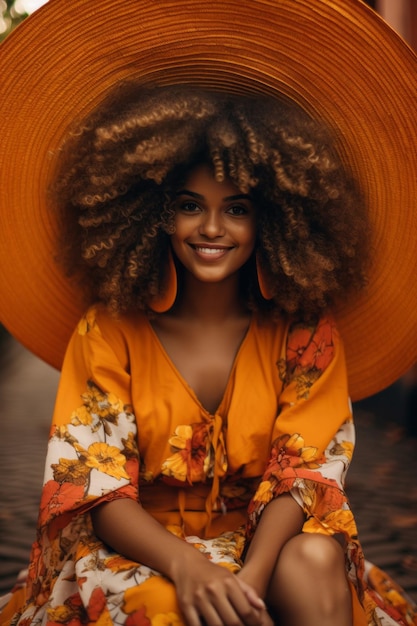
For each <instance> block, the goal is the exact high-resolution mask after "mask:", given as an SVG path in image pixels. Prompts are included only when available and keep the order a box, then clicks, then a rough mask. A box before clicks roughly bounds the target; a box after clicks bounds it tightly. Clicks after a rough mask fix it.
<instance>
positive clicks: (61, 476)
mask: <svg viewBox="0 0 417 626" xmlns="http://www.w3.org/2000/svg"><path fill="white" fill-rule="evenodd" d="M51 467H52V469H53V472H54V480H56V481H57V482H58V483H64V482H68V483H73V484H74V485H85V483H86V481H87V478H88V476H89V474H90V471H91V470H90V468H89V467H86V466H85V465H84V463H81V461H78V460H74V459H59V463H53V464H52V465H51Z"/></svg>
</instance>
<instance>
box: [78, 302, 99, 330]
mask: <svg viewBox="0 0 417 626" xmlns="http://www.w3.org/2000/svg"><path fill="white" fill-rule="evenodd" d="M95 325H96V309H95V307H92V308H91V309H90V310H89V311H87V313H86V315H84V317H83V318H82V319H81V320H80V322H79V324H78V328H77V330H78V334H79V335H86V334H87V333H88V332H89V331H90V330H91V329H93V328H94V327H95Z"/></svg>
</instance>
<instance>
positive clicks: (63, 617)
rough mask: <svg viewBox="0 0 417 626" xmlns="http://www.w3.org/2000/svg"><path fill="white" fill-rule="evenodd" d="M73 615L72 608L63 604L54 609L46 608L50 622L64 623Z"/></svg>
mask: <svg viewBox="0 0 417 626" xmlns="http://www.w3.org/2000/svg"><path fill="white" fill-rule="evenodd" d="M73 617H74V610H73V609H72V608H71V607H69V606H65V605H61V606H57V607H55V608H54V609H48V618H49V621H51V622H58V624H66V623H68V621H69V620H70V619H71V618H73Z"/></svg>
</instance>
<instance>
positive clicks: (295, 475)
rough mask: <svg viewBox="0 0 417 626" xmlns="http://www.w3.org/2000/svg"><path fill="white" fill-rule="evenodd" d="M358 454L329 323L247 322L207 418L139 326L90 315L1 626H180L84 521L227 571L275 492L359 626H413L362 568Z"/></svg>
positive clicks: (152, 580)
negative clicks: (321, 551) (150, 520)
mask: <svg viewBox="0 0 417 626" xmlns="http://www.w3.org/2000/svg"><path fill="white" fill-rule="evenodd" d="M353 448H354V427H353V422H352V415H351V408H350V404H349V399H348V390H347V379H346V370H345V360H344V353H343V345H342V343H341V341H340V338H339V335H338V332H337V329H336V327H335V324H334V321H333V320H332V319H331V318H330V317H324V318H322V319H321V320H319V321H318V322H317V323H316V324H311V325H306V324H300V323H292V324H290V323H281V324H275V323H272V322H269V321H261V320H260V319H258V318H257V317H253V319H252V321H251V323H250V326H249V329H248V331H247V334H246V336H245V338H244V340H243V342H242V344H241V346H240V349H239V351H238V354H237V355H236V358H235V362H234V365H233V369H232V371H231V373H230V377H229V380H228V383H227V387H226V390H225V393H224V396H223V399H222V401H221V403H220V405H219V407H218V409H217V411H216V412H215V414H210V413H209V412H208V411H207V410H206V409H205V408H204V407H203V406H202V404H201V403H200V402H199V400H198V398H197V397H196V395H195V393H194V391H193V390H192V389H191V388H190V387H189V385H187V383H186V381H185V380H184V379H183V378H182V376H181V374H180V373H179V372H178V370H177V369H176V368H175V366H174V364H173V363H172V361H171V359H170V358H169V356H168V355H167V353H166V352H165V350H164V348H163V346H162V344H161V343H160V341H159V339H158V337H157V335H156V334H155V332H154V330H153V329H152V326H151V324H150V322H149V320H148V319H147V318H146V317H145V316H141V315H139V316H132V317H124V318H122V319H120V320H117V321H116V320H114V319H111V318H110V317H109V316H108V315H107V314H106V312H105V311H103V310H102V309H100V308H92V309H90V310H89V311H88V312H87V314H86V315H85V317H84V318H83V319H82V320H81V322H80V323H79V325H78V328H77V329H76V331H75V332H74V335H73V337H72V339H71V342H70V344H69V347H68V350H67V355H66V358H65V362H64V366H63V370H62V376H61V382H60V386H59V390H58V396H57V401H56V407H55V412H54V417H53V422H52V428H51V432H50V439H49V446H48V455H47V461H46V470H45V482H44V488H43V495H42V500H41V505H40V514H39V523H38V533H37V539H36V541H35V543H34V545H33V550H32V555H31V561H30V565H29V573H28V577H27V581H26V585H25V587H24V588H23V589H19V590H17V591H16V592H15V593H13V594H12V598H11V600H10V601H9V602H8V604H7V605H6V606H5V607H3V610H2V612H1V613H0V624H2V625H5V624H20V625H21V626H26V625H28V624H43V625H45V626H57V625H59V624H68V625H70V626H81V625H82V624H92V623H95V624H98V625H100V626H107V625H108V626H110V625H111V624H125V625H126V626H150V625H152V626H166V625H171V624H172V625H176V624H178V625H180V624H182V623H183V622H182V619H181V614H180V611H179V609H178V605H177V601H176V595H175V589H174V587H173V585H172V584H171V582H170V581H169V580H167V579H166V578H164V577H163V576H161V575H160V574H159V573H158V572H156V571H153V570H151V569H150V568H149V567H147V566H146V565H143V564H141V563H136V562H133V561H130V560H129V559H126V558H124V557H123V556H121V555H120V554H117V553H115V552H113V551H112V550H111V549H109V547H108V546H106V545H104V544H103V543H102V542H101V541H100V540H99V539H98V538H97V537H96V536H95V535H94V531H93V528H92V523H91V517H90V513H89V512H90V510H91V508H92V507H94V506H97V505H98V504H100V503H102V502H104V501H109V500H113V499H116V498H132V499H134V500H139V501H140V502H141V504H142V506H143V507H144V508H145V509H146V510H147V511H148V512H149V513H150V514H151V515H152V516H154V517H155V518H156V519H157V520H158V521H159V522H160V523H161V524H163V525H164V526H165V527H166V528H167V529H168V530H169V531H170V532H172V533H174V534H176V535H178V536H179V537H181V538H182V539H183V540H184V541H187V542H189V543H191V544H193V545H194V547H195V548H196V549H197V550H200V551H201V552H203V553H204V554H205V555H206V557H207V558H208V559H211V560H212V561H213V562H214V563H218V564H219V565H220V566H222V567H227V568H230V569H231V570H232V571H238V570H239V568H240V567H241V565H242V561H241V557H242V553H243V550H244V548H245V545H246V544H247V542H248V541H250V539H251V537H252V536H253V533H254V532H255V531H256V527H257V524H258V521H259V519H260V516H261V515H262V511H263V509H264V508H265V506H267V504H268V502H269V501H270V500H271V499H273V498H275V497H277V496H279V495H280V494H282V493H285V492H289V493H291V494H292V496H293V497H294V498H295V500H296V501H297V502H298V503H299V505H300V506H301V507H302V508H303V510H304V512H305V515H306V522H305V524H304V528H303V531H304V532H309V533H323V534H326V535H337V534H340V535H342V536H343V537H344V539H345V545H346V573H347V577H348V579H349V582H350V585H351V588H352V597H353V607H354V624H355V626H365V625H367V626H377V625H381V624H382V625H386V626H390V625H391V626H392V625H394V624H402V625H405V624H417V617H416V613H415V612H414V611H413V608H412V606H411V604H410V602H408V601H407V599H406V598H405V597H404V595H403V593H402V591H401V589H399V588H397V587H396V586H395V584H394V583H393V581H391V580H390V579H389V578H387V577H386V576H385V575H384V574H383V573H382V572H380V571H379V570H378V569H376V568H374V567H372V566H371V565H370V564H367V563H366V562H365V561H364V557H363V554H362V550H361V546H360V544H359V541H358V537H357V530H356V525H355V521H354V518H353V515H352V512H351V510H350V507H349V503H348V500H347V497H346V494H345V492H344V479H345V475H346V471H347V469H348V466H349V463H350V460H351V458H352V453H353ZM138 532H140V531H138ZM300 626H301V625H300Z"/></svg>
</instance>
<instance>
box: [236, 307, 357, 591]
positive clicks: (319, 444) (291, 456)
mask: <svg viewBox="0 0 417 626" xmlns="http://www.w3.org/2000/svg"><path fill="white" fill-rule="evenodd" d="M278 367H279V371H280V375H281V378H282V380H283V390H282V393H281V394H280V398H279V412H278V417H277V419H276V422H275V427H274V431H273V437H272V441H273V444H272V449H271V455H270V460H269V463H268V466H267V468H266V470H265V472H264V475H263V477H262V481H261V483H260V484H259V487H258V490H257V492H256V493H255V495H254V497H253V498H252V501H251V503H250V506H249V517H248V526H247V535H248V539H249V540H250V541H251V543H250V546H249V549H248V553H247V558H246V560H245V565H244V567H243V569H242V572H241V574H239V576H242V577H243V579H244V580H245V581H247V582H249V583H250V584H253V586H254V587H255V589H256V590H257V591H258V593H260V595H261V596H262V597H265V591H266V589H267V587H268V583H269V578H270V575H271V573H272V571H273V569H274V565H275V563H276V561H277V559H278V558H279V554H280V551H281V549H282V548H283V546H284V544H285V543H286V541H288V540H289V539H290V538H291V537H293V536H295V535H297V534H298V533H300V532H302V531H303V530H308V532H319V533H323V534H328V535H337V534H343V535H344V537H345V539H346V543H348V542H349V539H350V538H352V537H354V536H355V533H356V529H355V527H354V524H352V516H351V513H350V511H349V507H348V505H347V499H346V496H345V494H344V491H343V482H344V474H345V471H346V469H347V466H348V465H349V460H350V457H351V453H352V449H353V425H352V423H351V414H350V409H349V403H348V393H347V383H346V369H345V362H344V354H343V346H342V345H341V343H340V339H339V336H338V333H337V330H336V329H335V326H334V322H333V321H332V320H331V319H328V318H323V319H322V320H320V321H319V323H318V324H317V325H316V326H311V327H310V326H305V325H301V324H299V325H295V326H294V327H292V328H291V330H290V332H289V335H288V341H287V346H286V348H285V352H284V353H283V354H282V355H281V359H280V360H279V362H278ZM252 581H253V582H252Z"/></svg>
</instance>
